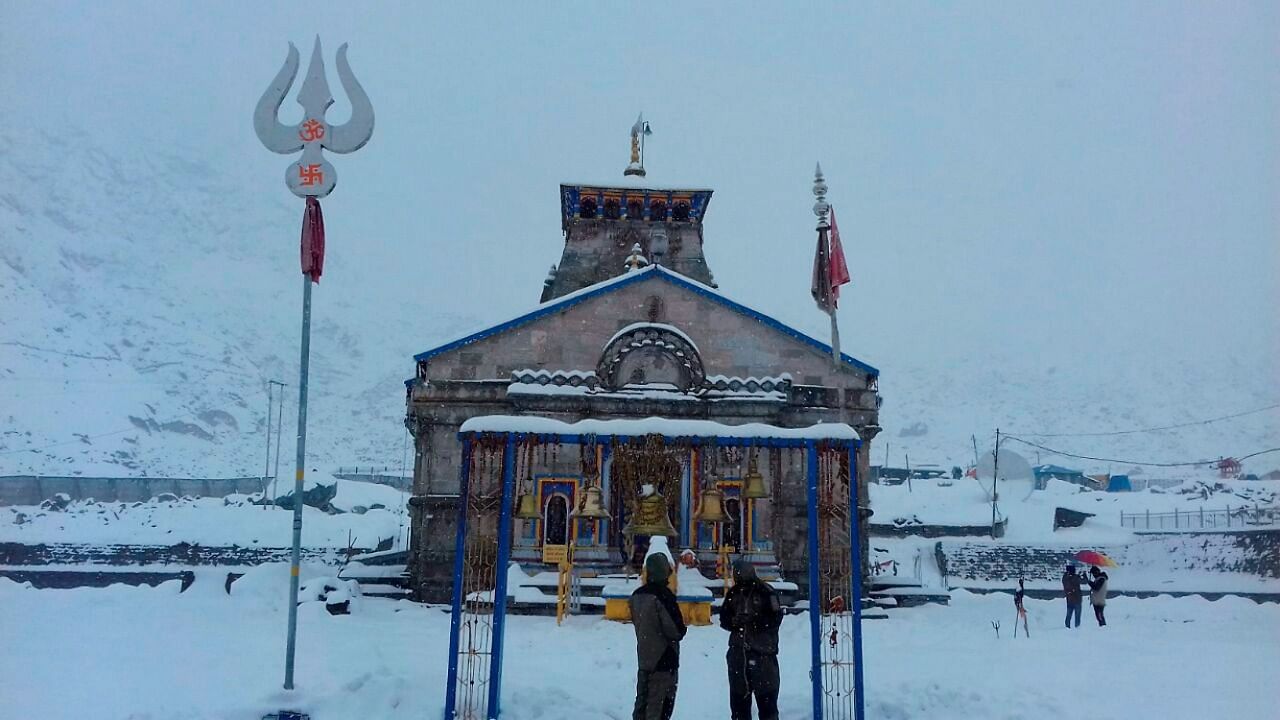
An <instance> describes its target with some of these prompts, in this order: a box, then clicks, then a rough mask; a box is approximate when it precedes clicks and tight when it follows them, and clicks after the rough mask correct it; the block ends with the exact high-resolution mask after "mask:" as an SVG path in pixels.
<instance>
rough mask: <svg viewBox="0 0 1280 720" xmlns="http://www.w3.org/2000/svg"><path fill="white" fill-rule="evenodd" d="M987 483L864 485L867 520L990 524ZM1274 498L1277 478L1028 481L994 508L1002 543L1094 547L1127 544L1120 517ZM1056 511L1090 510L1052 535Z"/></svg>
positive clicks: (1279, 493) (1011, 486) (1011, 488)
mask: <svg viewBox="0 0 1280 720" xmlns="http://www.w3.org/2000/svg"><path fill="white" fill-rule="evenodd" d="M989 490H990V484H989V483H987V484H986V485H985V486H984V485H983V483H981V482H980V481H978V480H974V479H973V478H961V479H959V480H951V479H946V480H941V481H939V480H913V481H912V483H911V486H910V487H908V486H907V485H906V484H905V483H904V484H902V485H878V484H875V483H872V484H871V485H870V494H871V509H872V510H873V511H875V515H874V516H873V517H872V521H873V522H874V523H876V524H886V525H888V524H893V523H894V521H895V520H899V519H911V518H916V519H918V520H919V521H920V522H921V523H922V524H925V525H988V526H989V525H990V524H991V495H990V493H989ZM1277 499H1280V481H1276V480H1219V479H1217V478H1215V477H1213V476H1212V475H1209V474H1205V475H1204V476H1203V477H1197V478H1189V479H1188V480H1187V481H1186V482H1184V483H1183V484H1182V485H1179V486H1175V487H1171V488H1160V489H1146V490H1141V491H1137V492H1105V491H1099V490H1091V489H1088V488H1085V487H1082V486H1079V485H1074V484H1072V483H1068V482H1063V481H1061V480H1050V481H1049V482H1048V485H1047V487H1046V488H1045V489H1044V490H1032V486H1031V484H1030V482H1029V481H1028V482H1027V483H1022V484H1015V483H1008V485H1007V486H1004V484H1002V487H1001V488H1000V501H999V504H998V509H999V514H1000V517H1002V518H1006V519H1007V520H1008V526H1007V527H1006V529H1005V536H1004V538H1005V540H1006V541H1027V542H1063V541H1064V538H1066V537H1068V536H1071V535H1075V536H1077V538H1076V539H1077V541H1078V540H1079V539H1082V538H1086V537H1087V539H1089V540H1091V541H1092V542H1095V543H1103V542H1125V541H1128V540H1130V539H1132V537H1133V533H1132V532H1131V531H1130V530H1127V529H1123V528H1121V527H1120V513H1121V512H1124V513H1126V514H1133V515H1137V514H1142V513H1143V512H1145V511H1148V510H1149V511H1151V512H1152V513H1167V512H1173V511H1174V510H1177V511H1179V512H1182V513H1196V512H1199V511H1200V510H1201V509H1203V510H1204V511H1205V512H1209V511H1211V510H1225V509H1226V508H1227V507H1228V506H1231V507H1233V508H1240V507H1241V506H1242V505H1248V506H1250V507H1253V506H1254V505H1255V503H1256V504H1259V505H1261V506H1264V507H1265V506H1274V505H1275V504H1276V500H1277ZM1059 507H1064V508H1068V509H1070V510H1078V511H1080V512H1087V513H1093V515H1094V517H1092V518H1089V519H1088V520H1086V521H1085V524H1084V525H1083V526H1082V527H1081V528H1071V529H1066V530H1059V531H1057V532H1054V530H1053V514H1054V510H1056V509H1057V508H1059Z"/></svg>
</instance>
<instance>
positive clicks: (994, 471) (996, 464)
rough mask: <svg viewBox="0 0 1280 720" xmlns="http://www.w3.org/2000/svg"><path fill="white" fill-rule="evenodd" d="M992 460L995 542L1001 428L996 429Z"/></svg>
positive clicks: (992, 524) (992, 531)
mask: <svg viewBox="0 0 1280 720" xmlns="http://www.w3.org/2000/svg"><path fill="white" fill-rule="evenodd" d="M991 459H992V465H991V539H992V540H994V539H995V537H996V500H998V499H999V497H1000V493H999V491H998V490H997V489H996V488H998V487H999V478H1000V428H996V450H995V453H994V454H993V456H992V458H991Z"/></svg>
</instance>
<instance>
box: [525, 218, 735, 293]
mask: <svg viewBox="0 0 1280 720" xmlns="http://www.w3.org/2000/svg"><path fill="white" fill-rule="evenodd" d="M566 230H567V233H566V236H565V247H564V252H563V254H562V255H561V257H560V265H559V266H558V269H557V271H556V275H555V277H554V278H553V280H552V282H551V285H550V286H549V287H548V288H547V291H546V293H545V294H544V296H543V300H544V301H545V300H548V299H551V298H557V297H560V296H561V295H565V294H568V293H571V292H573V291H575V290H579V289H581V288H584V287H588V286H590V285H595V284H596V283H598V282H602V281H604V280H608V279H609V278H611V277H615V276H617V275H618V274H619V273H620V272H622V270H623V268H624V267H625V266H626V265H625V263H626V260H627V257H628V256H629V255H631V248H632V246H633V245H635V244H637V243H638V244H639V245H640V250H641V252H642V253H643V254H644V255H645V257H646V258H648V259H650V260H657V261H660V262H661V263H662V265H663V267H668V268H671V269H672V270H675V271H676V272H678V273H680V274H681V275H684V276H685V277H690V278H693V279H694V280H697V281H698V282H701V283H703V284H706V285H713V284H714V283H715V281H714V280H713V279H712V277H711V270H710V268H708V267H707V261H706V257H705V256H704V255H703V251H702V225H701V224H700V223H698V224H695V223H688V222H665V223H659V222H652V221H639V220H602V219H596V220H582V219H577V220H574V221H572V222H571V223H570V225H569V226H568V228H566ZM659 246H662V247H659ZM655 250H659V251H660V252H659V253H657V254H655V252H654V251H655Z"/></svg>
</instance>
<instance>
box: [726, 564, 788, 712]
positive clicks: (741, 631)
mask: <svg viewBox="0 0 1280 720" xmlns="http://www.w3.org/2000/svg"><path fill="white" fill-rule="evenodd" d="M733 582H734V585H733V587H732V588H731V589H730V590H729V592H728V594H727V595H725V598H724V604H723V605H722V606H721V607H720V627H722V628H724V629H725V630H728V631H729V651H728V652H727V653H726V654H725V660H726V661H727V663H728V665H729V711H730V713H731V714H732V718H733V720H751V697H752V695H755V701H756V706H757V707H758V708H759V710H760V720H777V718H778V688H779V680H778V626H779V625H781V624H782V602H781V601H780V600H779V599H778V593H777V592H776V591H775V590H774V589H773V588H772V587H770V585H769V583H766V582H765V581H763V580H761V579H760V578H759V576H757V575H756V568H755V566H754V565H752V564H751V563H750V562H749V561H747V560H746V559H745V558H739V559H738V560H736V561H735V562H734V563H733Z"/></svg>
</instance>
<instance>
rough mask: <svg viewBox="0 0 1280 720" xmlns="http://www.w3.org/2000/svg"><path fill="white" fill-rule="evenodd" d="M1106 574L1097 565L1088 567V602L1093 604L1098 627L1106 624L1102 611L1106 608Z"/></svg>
mask: <svg viewBox="0 0 1280 720" xmlns="http://www.w3.org/2000/svg"><path fill="white" fill-rule="evenodd" d="M1108 579H1109V578H1108V577H1107V574H1106V573H1105V572H1103V571H1101V570H1099V569H1098V566H1097V565H1094V566H1093V567H1091V568H1089V581H1088V582H1089V604H1090V605H1093V616H1094V617H1095V618H1097V619H1098V627H1103V626H1104V625H1106V624H1107V618H1106V617H1105V616H1104V613H1105V611H1106V609H1107V580H1108Z"/></svg>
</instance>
